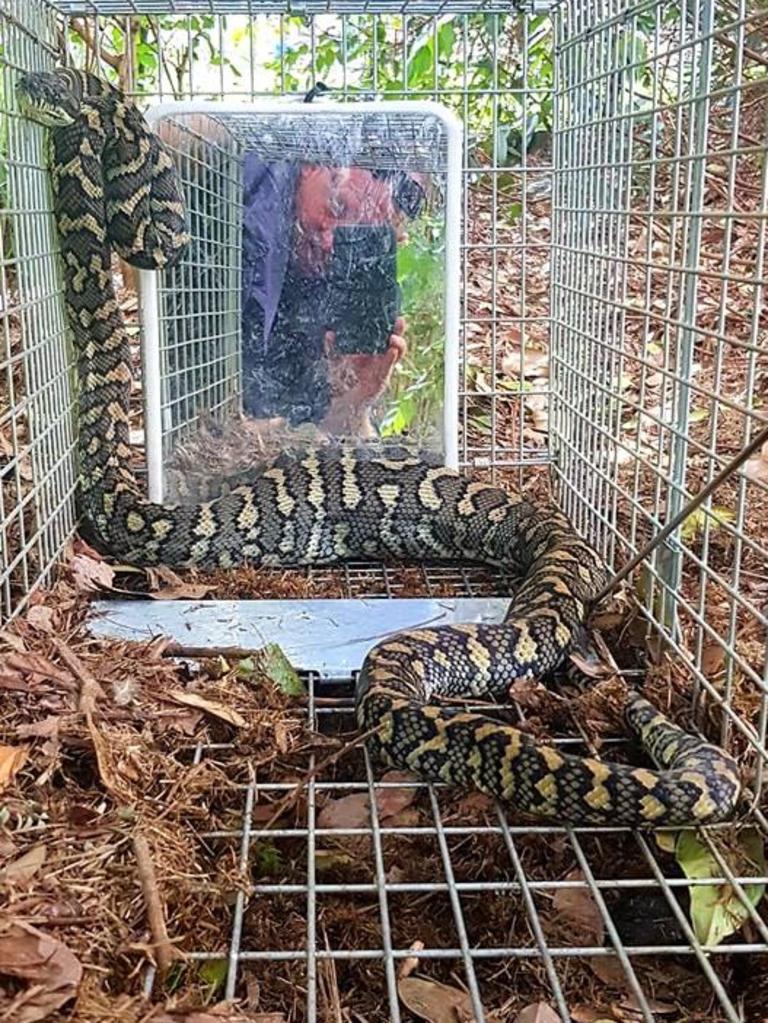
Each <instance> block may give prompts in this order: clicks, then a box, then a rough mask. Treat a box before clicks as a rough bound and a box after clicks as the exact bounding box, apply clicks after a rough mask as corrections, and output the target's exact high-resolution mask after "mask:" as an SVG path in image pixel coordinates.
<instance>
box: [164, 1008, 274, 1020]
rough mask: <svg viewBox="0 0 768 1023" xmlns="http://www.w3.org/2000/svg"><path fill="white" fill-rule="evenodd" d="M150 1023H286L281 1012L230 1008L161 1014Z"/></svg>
mask: <svg viewBox="0 0 768 1023" xmlns="http://www.w3.org/2000/svg"><path fill="white" fill-rule="evenodd" d="M152 1023H287V1020H286V1018H285V1016H284V1015H283V1014H282V1012H239V1011H238V1010H237V1009H235V1008H233V1007H232V1006H226V1005H224V1006H221V1007H220V1006H214V1008H212V1009H207V1010H203V1011H200V1012H198V1011H193V1012H162V1013H160V1015H159V1016H155V1015H153V1016H152Z"/></svg>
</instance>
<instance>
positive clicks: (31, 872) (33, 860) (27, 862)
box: [0, 845, 47, 885]
mask: <svg viewBox="0 0 768 1023" xmlns="http://www.w3.org/2000/svg"><path fill="white" fill-rule="evenodd" d="M46 856H47V853H46V849H45V846H44V845H33V846H32V848H31V849H28V850H27V852H25V853H24V855H23V856H19V858H18V859H17V860H14V861H13V863H9V864H8V866H7V867H6V868H5V870H4V871H3V872H2V874H0V880H2V881H4V882H5V883H6V884H18V885H25V884H29V882H30V881H31V880H32V878H33V877H34V876H35V874H36V873H37V872H38V870H39V869H40V868H41V867H42V865H43V864H44V863H45V859H46Z"/></svg>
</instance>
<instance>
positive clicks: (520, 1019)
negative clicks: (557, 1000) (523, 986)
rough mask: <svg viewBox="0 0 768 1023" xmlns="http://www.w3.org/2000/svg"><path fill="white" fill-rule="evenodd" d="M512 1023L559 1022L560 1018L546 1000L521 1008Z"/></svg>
mask: <svg viewBox="0 0 768 1023" xmlns="http://www.w3.org/2000/svg"><path fill="white" fill-rule="evenodd" d="M514 1023H561V1019H560V1016H559V1015H558V1014H557V1013H556V1012H555V1010H554V1009H552V1008H550V1007H549V1006H548V1005H547V1003H546V1002H536V1003H535V1004H534V1005H526V1007H525V1008H524V1009H521V1010H520V1012H518V1014H517V1016H515V1019H514Z"/></svg>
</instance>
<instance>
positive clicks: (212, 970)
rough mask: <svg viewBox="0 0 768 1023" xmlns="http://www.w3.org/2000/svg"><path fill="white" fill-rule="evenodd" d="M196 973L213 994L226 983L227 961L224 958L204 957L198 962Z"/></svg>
mask: <svg viewBox="0 0 768 1023" xmlns="http://www.w3.org/2000/svg"><path fill="white" fill-rule="evenodd" d="M198 973H199V974H200V979H201V980H202V982H203V983H204V984H207V985H208V986H209V987H210V988H211V994H212V995H214V994H216V993H217V992H218V991H220V990H221V989H222V988H223V987H224V985H225V984H226V983H227V974H228V973H229V963H228V961H227V960H226V959H206V960H205V961H204V962H202V963H200V968H199V970H198Z"/></svg>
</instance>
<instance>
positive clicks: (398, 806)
mask: <svg viewBox="0 0 768 1023" xmlns="http://www.w3.org/2000/svg"><path fill="white" fill-rule="evenodd" d="M415 781H416V779H415V777H414V775H412V774H409V773H408V772H407V771H388V772H387V773H386V774H385V775H383V776H382V778H381V783H384V784H387V783H389V784H390V785H392V784H393V783H397V782H401V783H405V782H408V783H411V785H410V787H406V786H405V785H403V786H397V785H395V786H393V787H392V788H381V787H378V786H377V788H376V811H377V814H378V819H379V820H380V821H381V822H384V821H386V822H387V824H389V825H392V826H394V825H396V824H397V825H400V826H403V825H404V814H405V813H406V811H407V810H408V809H409V807H411V804H412V803H413V801H414V800H415V799H416V796H417V795H418V793H419V789H418V788H416V787H415V786H414V785H413V783H414V782H415ZM411 816H412V815H409V817H408V822H409V823H412V821H411ZM317 826H318V828H328V829H332V830H342V829H348V828H350V829H351V828H367V827H370V800H369V798H368V793H367V792H355V793H353V794H352V795H350V796H342V797H341V799H332V800H329V802H327V803H326V804H325V806H324V807H323V808H322V810H321V811H320V814H319V815H318V818H317Z"/></svg>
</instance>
